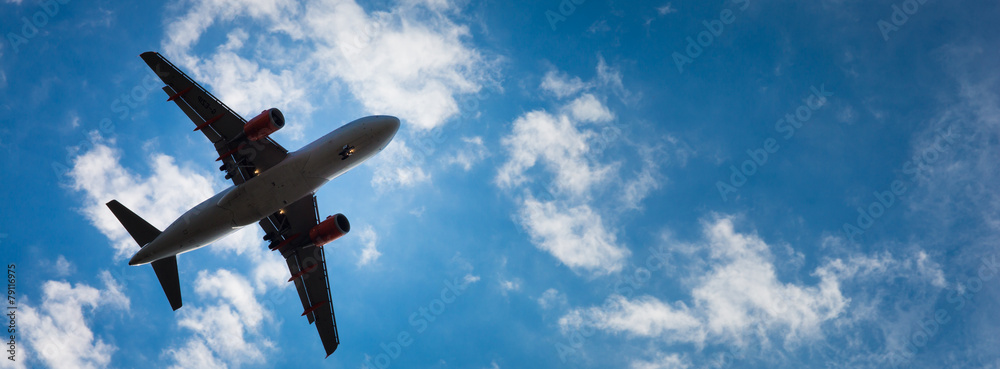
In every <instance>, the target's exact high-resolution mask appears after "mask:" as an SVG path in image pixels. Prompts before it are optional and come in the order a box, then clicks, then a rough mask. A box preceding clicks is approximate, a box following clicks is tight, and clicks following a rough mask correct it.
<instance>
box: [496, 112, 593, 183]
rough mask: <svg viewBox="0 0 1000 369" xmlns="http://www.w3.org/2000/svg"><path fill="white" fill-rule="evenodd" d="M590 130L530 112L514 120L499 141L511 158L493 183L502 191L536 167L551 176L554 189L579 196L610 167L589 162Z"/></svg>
mask: <svg viewBox="0 0 1000 369" xmlns="http://www.w3.org/2000/svg"><path fill="white" fill-rule="evenodd" d="M595 136H596V133H595V132H594V131H592V130H581V129H579V127H578V123H576V122H574V121H573V120H571V119H570V118H569V117H568V116H565V115H559V116H553V115H551V114H549V113H548V112H545V111H532V112H528V113H527V114H525V115H523V116H521V117H519V118H517V119H516V120H515V121H514V123H513V127H512V130H511V134H510V135H508V136H505V137H504V138H503V139H502V140H501V142H502V143H503V146H504V147H505V148H506V149H507V153H508V155H509V156H510V158H509V159H508V160H507V162H505V163H504V164H503V165H502V166H501V167H500V169H499V171H498V173H497V177H496V182H497V184H498V185H499V186H500V187H501V188H511V187H514V186H519V185H521V184H523V183H525V182H526V181H528V176H527V174H526V171H527V170H528V169H530V168H532V167H534V166H535V165H537V164H542V165H544V166H545V167H546V168H547V169H548V170H549V171H550V172H552V173H553V175H554V176H555V179H554V180H553V181H554V183H555V186H556V190H557V191H558V192H559V193H562V192H563V191H566V192H567V193H569V194H571V195H582V194H584V193H585V192H587V191H589V190H590V189H591V188H592V187H593V186H594V185H595V184H597V183H600V182H602V181H604V180H605V178H606V176H607V175H608V174H609V173H610V171H611V169H612V168H611V167H610V166H603V165H600V164H597V163H593V164H592V163H591V162H590V160H589V159H588V158H587V156H586V154H587V153H588V151H589V150H590V145H589V144H588V140H589V139H591V138H592V137H595Z"/></svg>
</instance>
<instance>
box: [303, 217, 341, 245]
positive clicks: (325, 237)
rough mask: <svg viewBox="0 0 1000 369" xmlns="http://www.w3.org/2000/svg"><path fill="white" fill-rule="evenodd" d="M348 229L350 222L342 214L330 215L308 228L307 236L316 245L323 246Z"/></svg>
mask: <svg viewBox="0 0 1000 369" xmlns="http://www.w3.org/2000/svg"><path fill="white" fill-rule="evenodd" d="M350 231H351V223H350V222H348V221H347V217H346V216H344V214H337V215H331V216H328V217H326V220H324V221H322V222H320V223H319V224H317V225H316V226H315V227H313V228H312V229H310V230H309V238H310V239H312V241H313V243H315V244H316V246H323V245H326V244H328V243H330V242H332V241H333V240H336V239H338V238H340V236H343V235H345V234H347V232H350Z"/></svg>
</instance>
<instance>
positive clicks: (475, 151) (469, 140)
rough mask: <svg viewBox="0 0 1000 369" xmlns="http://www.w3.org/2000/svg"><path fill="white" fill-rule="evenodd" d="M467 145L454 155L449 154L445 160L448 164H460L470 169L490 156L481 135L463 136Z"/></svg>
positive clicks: (463, 167) (463, 140)
mask: <svg viewBox="0 0 1000 369" xmlns="http://www.w3.org/2000/svg"><path fill="white" fill-rule="evenodd" d="M462 142H463V143H465V147H464V148H462V149H459V151H458V152H456V153H455V154H454V155H451V156H448V157H446V158H445V159H444V162H445V163H446V164H448V165H458V166H460V167H462V169H463V170H465V171H469V170H470V169H472V166H473V165H475V164H476V163H478V162H480V161H481V160H483V159H485V158H486V157H487V156H489V152H488V151H487V150H486V145H484V144H483V138H482V137H479V136H474V137H462Z"/></svg>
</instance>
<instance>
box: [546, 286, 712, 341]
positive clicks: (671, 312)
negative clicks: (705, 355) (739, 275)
mask: <svg viewBox="0 0 1000 369" xmlns="http://www.w3.org/2000/svg"><path fill="white" fill-rule="evenodd" d="M559 325H560V326H561V327H562V328H563V329H564V330H567V329H571V328H579V327H581V326H583V325H590V326H593V327H595V328H598V329H602V330H607V331H610V332H615V333H627V334H629V335H633V336H640V337H652V336H664V337H665V338H666V339H668V340H679V341H691V342H700V337H702V336H704V332H703V331H702V330H703V328H702V327H701V322H700V321H699V320H698V319H697V318H696V317H694V316H693V315H692V314H691V312H690V311H689V309H688V307H687V306H685V305H684V304H682V303H678V304H677V306H670V305H668V304H665V303H663V302H661V301H660V300H657V299H656V298H653V297H650V296H640V297H638V298H635V299H632V300H629V299H626V298H625V297H623V296H618V295H615V296H612V297H610V298H609V301H608V303H606V304H604V306H602V307H591V308H588V309H576V310H573V311H571V312H569V313H568V314H566V315H565V316H563V317H562V318H560V319H559Z"/></svg>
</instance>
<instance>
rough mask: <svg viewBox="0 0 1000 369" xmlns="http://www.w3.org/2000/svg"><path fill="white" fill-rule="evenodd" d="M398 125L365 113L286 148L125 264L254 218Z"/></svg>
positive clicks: (368, 151) (342, 166) (186, 247)
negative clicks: (275, 160)
mask: <svg viewBox="0 0 1000 369" xmlns="http://www.w3.org/2000/svg"><path fill="white" fill-rule="evenodd" d="M398 129H399V120H398V119H396V118H394V117H389V116H370V117H365V118H361V119H358V120H355V121H353V122H351V123H348V124H345V125H344V126H341V127H340V128H337V129H336V130H334V131H333V132H330V133H328V134H326V135H325V136H323V137H321V138H319V139H318V140H316V141H313V142H312V143H310V144H308V145H306V146H305V147H303V148H301V149H299V150H298V151H295V152H290V153H288V156H286V157H285V158H284V159H283V160H282V161H281V162H280V163H278V164H277V165H275V166H274V167H271V168H269V169H267V170H266V171H263V172H261V173H260V174H259V175H256V176H254V177H253V178H250V179H249V180H247V181H246V182H244V183H242V184H240V185H238V186H232V187H229V188H227V189H225V190H223V191H222V192H219V193H218V194H216V195H215V196H212V197H211V198H209V199H207V200H205V201H203V202H202V203H201V204H198V205H197V206H195V207H194V208H191V210H188V211H187V212H185V213H184V215H182V216H181V217H180V218H177V220H175V221H174V222H173V223H171V224H170V226H168V227H167V228H166V229H165V230H163V232H162V233H161V234H160V235H159V236H158V237H156V239H154V240H153V241H152V242H150V243H148V244H146V245H145V246H143V247H142V248H141V249H140V250H139V252H137V253H136V254H135V256H134V257H132V260H130V261H129V265H142V264H147V263H151V262H153V261H156V260H159V259H163V258H167V257H170V256H174V255H177V254H180V253H184V252H187V251H191V250H194V249H197V248H201V247H204V246H206V245H208V244H210V243H212V242H214V241H216V240H218V239H220V238H222V237H225V236H226V235H228V234H230V233H233V232H235V231H236V230H238V229H240V228H242V227H244V226H247V225H250V224H254V223H257V222H258V221H260V220H261V219H264V218H265V217H267V216H268V215H270V214H273V213H275V212H277V211H279V210H280V209H282V208H284V207H285V206H287V205H288V204H291V203H293V202H295V201H297V200H299V199H301V198H303V197H305V196H307V195H311V194H313V193H315V192H316V190H318V189H319V188H320V187H322V186H323V185H324V184H326V182H329V181H330V180H331V179H333V178H336V177H338V176H340V175H341V174H343V173H344V172H347V171H348V170H350V169H351V168H354V167H355V166H357V165H359V164H361V162H363V161H365V160H367V159H368V158H370V157H372V156H374V155H375V154H376V153H378V152H379V151H381V150H382V149H383V148H385V146H386V145H387V144H388V143H389V141H391V140H392V138H393V136H395V134H396V131H397V130H398ZM345 146H351V147H353V153H352V154H351V155H350V156H348V157H347V158H346V159H344V158H343V156H342V152H343V148H344V147H345Z"/></svg>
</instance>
